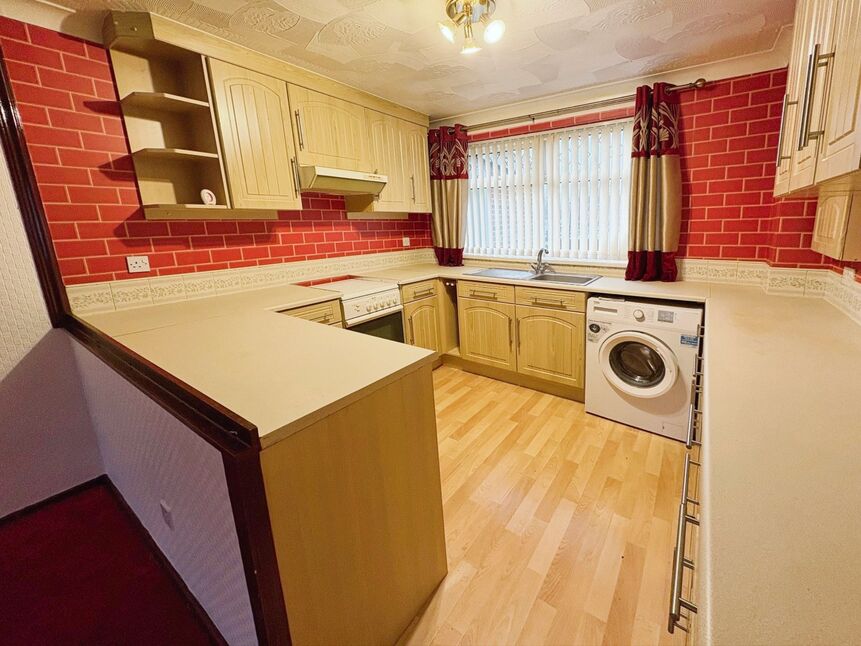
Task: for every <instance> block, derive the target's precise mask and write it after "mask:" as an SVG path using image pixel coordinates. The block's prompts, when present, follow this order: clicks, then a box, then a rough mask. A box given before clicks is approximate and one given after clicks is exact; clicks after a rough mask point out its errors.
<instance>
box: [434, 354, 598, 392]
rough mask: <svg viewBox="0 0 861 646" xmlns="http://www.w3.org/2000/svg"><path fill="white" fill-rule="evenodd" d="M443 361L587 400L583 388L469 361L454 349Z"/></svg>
mask: <svg viewBox="0 0 861 646" xmlns="http://www.w3.org/2000/svg"><path fill="white" fill-rule="evenodd" d="M442 362H443V364H444V365H447V366H453V367H455V368H460V369H461V370H465V371H466V372H471V373H473V374H476V375H481V376H483V377H490V378H491V379H496V380H497V381H505V382H507V383H509V384H514V385H515V386H523V387H524V388H530V389H532V390H538V391H540V392H543V393H548V394H550V395H556V396H557V397H564V398H565V399H573V400H574V401H577V402H583V401H585V392H584V390H583V389H582V388H572V387H570V386H563V385H562V384H557V383H553V382H552V381H544V380H543V379H536V378H535V377H530V376H527V375H521V374H520V373H519V372H512V371H511V370H501V369H500V368H494V367H493V366H486V365H484V364H483V363H476V362H474V361H469V360H467V359H464V358H463V357H461V356H460V353H459V352H458V351H457V350H452V351H451V352H447V353H445V354H444V355H442Z"/></svg>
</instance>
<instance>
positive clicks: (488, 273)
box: [469, 269, 535, 280]
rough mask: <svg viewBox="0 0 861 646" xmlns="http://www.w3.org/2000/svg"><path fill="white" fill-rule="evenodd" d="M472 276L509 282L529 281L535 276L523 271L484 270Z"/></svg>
mask: <svg viewBox="0 0 861 646" xmlns="http://www.w3.org/2000/svg"><path fill="white" fill-rule="evenodd" d="M469 275H470V276H482V277H484V278H507V279H508V280H529V279H530V278H531V277H532V276H534V275H535V274H534V273H533V272H531V271H524V270H523V269H482V270H481V271H477V272H474V273H472V274H469Z"/></svg>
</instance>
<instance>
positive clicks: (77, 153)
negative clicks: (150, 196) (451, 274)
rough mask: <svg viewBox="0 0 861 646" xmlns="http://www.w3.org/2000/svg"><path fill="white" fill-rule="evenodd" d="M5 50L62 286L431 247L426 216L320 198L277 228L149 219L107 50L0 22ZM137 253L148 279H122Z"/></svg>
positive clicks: (307, 200) (274, 223)
mask: <svg viewBox="0 0 861 646" xmlns="http://www.w3.org/2000/svg"><path fill="white" fill-rule="evenodd" d="M0 49H2V51H3V55H4V56H5V57H6V60H7V66H8V69H9V75H10V77H11V79H12V90H13V93H14V96H15V101H16V103H17V105H18V110H19V112H20V114H21V118H22V121H23V123H24V133H25V136H26V138H27V144H28V148H29V152H30V157H31V159H32V161H33V164H34V167H35V171H36V180H37V182H38V185H39V191H40V193H41V196H42V201H43V202H44V204H45V212H46V215H47V217H48V221H49V224H50V228H51V236H52V238H53V240H54V249H55V250H56V252H57V257H58V258H59V263H60V271H61V273H62V275H63V280H64V282H65V283H66V284H67V285H71V284H78V283H85V282H96V281H104V280H119V279H125V278H142V277H147V276H165V275H169V274H177V273H188V272H196V271H210V270H217V269H227V268H237V267H252V266H257V265H265V264H273V263H282V262H292V261H298V260H316V259H323V258H336V257H340V256H349V255H358V254H367V253H377V252H380V251H393V250H397V249H403V245H402V238H403V237H404V236H407V237H409V238H410V248H411V249H421V248H426V247H429V246H430V245H431V239H430V238H431V230H430V217H429V216H428V215H427V214H411V215H410V218H409V219H408V220H361V221H359V220H347V216H346V212H345V207H344V200H343V198H340V197H337V196H326V195H306V196H304V197H303V207H304V209H303V210H302V211H281V212H280V213H279V216H278V220H268V221H262V220H261V221H240V222H237V221H228V220H225V221H208V222H202V221H171V222H155V221H147V220H145V219H144V216H143V211H142V209H141V208H140V198H139V196H138V192H137V187H136V184H135V174H134V170H133V166H132V162H131V157H130V155H129V147H128V141H127V139H126V137H125V134H124V130H123V124H122V119H121V117H120V116H119V115H120V107H119V103H118V101H117V96H116V88H115V87H114V83H113V79H112V76H111V69H110V66H109V64H108V58H107V53H106V51H105V49H104V48H102V47H99V46H95V45H93V44H91V43H86V42H84V41H82V40H79V39H77V38H72V37H69V36H64V35H61V34H59V33H57V32H54V31H51V30H48V29H43V28H41V27H36V26H34V25H26V24H24V23H22V22H18V21H15V20H11V19H9V18H4V17H2V16H0ZM135 254H145V255H148V256H149V258H150V267H151V268H152V271H151V272H150V273H148V274H146V273H145V274H133V275H132V274H128V273H127V272H126V262H125V257H126V256H127V255H135Z"/></svg>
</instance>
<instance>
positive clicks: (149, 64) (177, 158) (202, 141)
mask: <svg viewBox="0 0 861 646" xmlns="http://www.w3.org/2000/svg"><path fill="white" fill-rule="evenodd" d="M110 56H111V62H112V64H113V68H114V73H115V76H116V79H117V91H118V93H119V96H120V100H121V105H122V110H123V121H124V122H125V126H126V132H127V133H128V138H129V146H130V148H131V153H132V160H133V162H134V166H135V173H136V175H137V181H138V189H139V190H140V194H141V200H142V202H143V206H144V213H145V215H146V217H148V218H151V219H161V218H171V217H183V218H195V217H219V216H220V215H223V214H224V213H225V210H226V209H227V208H228V207H229V206H230V203H229V200H228V192H227V186H226V182H225V173H224V167H223V165H222V163H221V149H220V145H219V140H218V137H217V135H216V129H215V118H214V114H213V110H212V100H211V96H210V91H209V79H208V74H207V69H206V65H205V62H204V58H203V56H201V55H200V54H197V53H194V52H190V51H187V50H185V49H182V48H180V47H175V46H173V45H167V44H165V43H159V42H155V41H135V40H132V41H130V42H124V43H122V44H121V45H118V46H117V47H114V48H112V49H111V50H110ZM202 189H209V190H211V191H212V192H213V194H214V195H215V198H216V204H215V205H205V204H204V203H203V201H202V199H201V196H200V192H201V190H202Z"/></svg>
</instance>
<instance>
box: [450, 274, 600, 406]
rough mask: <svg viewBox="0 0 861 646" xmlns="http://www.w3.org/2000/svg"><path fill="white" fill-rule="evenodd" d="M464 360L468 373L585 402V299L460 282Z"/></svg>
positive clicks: (555, 291)
mask: <svg viewBox="0 0 861 646" xmlns="http://www.w3.org/2000/svg"><path fill="white" fill-rule="evenodd" d="M457 292H458V320H459V326H460V354H459V356H458V357H456V358H455V359H448V361H450V362H456V363H457V364H460V365H462V366H463V367H465V368H466V369H470V364H481V366H489V367H491V368H494V369H495V370H492V371H491V370H488V368H481V367H480V366H476V365H472V367H473V368H474V369H475V371H476V372H479V373H481V374H487V375H488V376H491V377H494V378H498V379H502V380H505V381H512V382H514V383H519V384H521V385H525V386H527V387H529V388H535V389H537V390H544V391H545V392H551V393H554V394H559V395H561V396H563V397H571V398H573V399H577V400H579V401H582V397H583V389H584V385H585V349H586V315H585V313H584V312H585V309H586V295H585V294H584V293H583V292H575V291H569V290H558V289H548V288H544V287H521V286H518V287H516V288H515V287H513V286H511V285H502V284H494V283H478V282H472V281H459V282H458V285H457Z"/></svg>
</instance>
